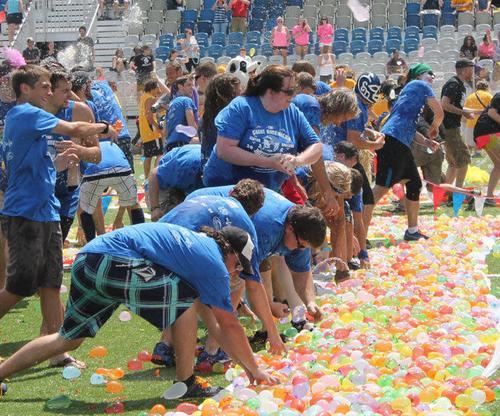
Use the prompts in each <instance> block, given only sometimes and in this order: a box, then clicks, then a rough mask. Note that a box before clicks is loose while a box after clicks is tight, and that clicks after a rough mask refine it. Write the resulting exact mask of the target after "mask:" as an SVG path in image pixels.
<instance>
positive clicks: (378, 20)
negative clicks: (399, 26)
mask: <svg viewBox="0 0 500 416" xmlns="http://www.w3.org/2000/svg"><path fill="white" fill-rule="evenodd" d="M371 23H372V27H381V28H383V29H385V28H386V27H387V16H386V15H385V14H382V15H378V14H376V15H373V16H372V18H371Z"/></svg>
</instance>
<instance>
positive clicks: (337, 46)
mask: <svg viewBox="0 0 500 416" xmlns="http://www.w3.org/2000/svg"><path fill="white" fill-rule="evenodd" d="M332 50H333V53H334V54H335V55H337V56H339V55H340V54H341V53H345V52H347V42H346V41H345V40H335V41H333V45H332Z"/></svg>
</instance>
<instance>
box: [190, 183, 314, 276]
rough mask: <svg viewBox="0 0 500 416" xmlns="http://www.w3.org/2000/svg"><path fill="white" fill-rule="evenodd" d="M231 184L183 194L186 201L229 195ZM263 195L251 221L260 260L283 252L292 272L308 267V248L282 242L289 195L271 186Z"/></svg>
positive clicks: (288, 209) (288, 208)
mask: <svg viewBox="0 0 500 416" xmlns="http://www.w3.org/2000/svg"><path fill="white" fill-rule="evenodd" d="M233 187H234V185H227V186H217V187H212V188H202V189H198V190H197V191H194V192H193V193H191V194H189V195H188V196H187V197H186V201H188V200H190V199H192V198H196V197H199V196H204V195H218V196H224V197H227V196H229V192H231V190H232V189H233ZM264 192H265V199H264V205H263V206H262V208H261V209H260V210H259V211H258V212H257V213H256V214H255V215H253V216H252V222H253V224H254V226H255V231H256V232H257V239H258V241H259V247H258V257H257V258H258V261H259V264H260V263H261V262H262V261H263V260H265V259H266V258H268V257H269V256H271V255H273V254H277V255H279V256H284V257H285V261H286V264H287V265H288V267H289V268H290V270H292V271H294V272H307V271H309V270H311V265H310V261H311V249H309V248H306V249H305V250H289V249H287V248H286V247H285V246H284V244H283V242H282V241H283V236H284V234H285V222H286V217H287V215H288V211H290V208H292V207H293V206H295V205H294V204H293V203H291V202H290V201H289V200H288V199H286V198H284V197H283V196H281V195H280V194H278V193H277V192H274V191H272V190H270V189H264Z"/></svg>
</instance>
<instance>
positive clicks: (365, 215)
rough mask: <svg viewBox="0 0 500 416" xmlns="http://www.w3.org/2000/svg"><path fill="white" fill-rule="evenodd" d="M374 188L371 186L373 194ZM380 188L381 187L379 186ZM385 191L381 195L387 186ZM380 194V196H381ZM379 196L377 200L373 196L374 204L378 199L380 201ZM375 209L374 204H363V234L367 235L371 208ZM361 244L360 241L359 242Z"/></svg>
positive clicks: (370, 220)
mask: <svg viewBox="0 0 500 416" xmlns="http://www.w3.org/2000/svg"><path fill="white" fill-rule="evenodd" d="M377 186H378V185H375V188H376V187H377ZM375 188H373V194H374V195H375ZM380 188H382V187H380ZM385 189H386V191H385V192H384V194H383V195H382V196H384V195H385V194H386V193H387V191H388V190H389V188H385ZM382 196H380V198H382ZM380 198H379V199H378V200H377V198H376V197H375V204H377V202H378V201H380ZM374 209H375V205H365V206H364V207H363V225H364V227H365V236H367V237H368V228H370V224H371V222H372V216H373V210H374ZM360 244H361V242H360ZM365 244H366V239H365Z"/></svg>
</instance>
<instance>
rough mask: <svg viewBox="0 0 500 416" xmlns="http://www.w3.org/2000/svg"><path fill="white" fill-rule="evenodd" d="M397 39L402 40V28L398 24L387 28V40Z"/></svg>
mask: <svg viewBox="0 0 500 416" xmlns="http://www.w3.org/2000/svg"><path fill="white" fill-rule="evenodd" d="M389 39H397V40H399V41H401V28H400V27H397V26H392V27H390V28H389V29H387V40H389Z"/></svg>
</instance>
